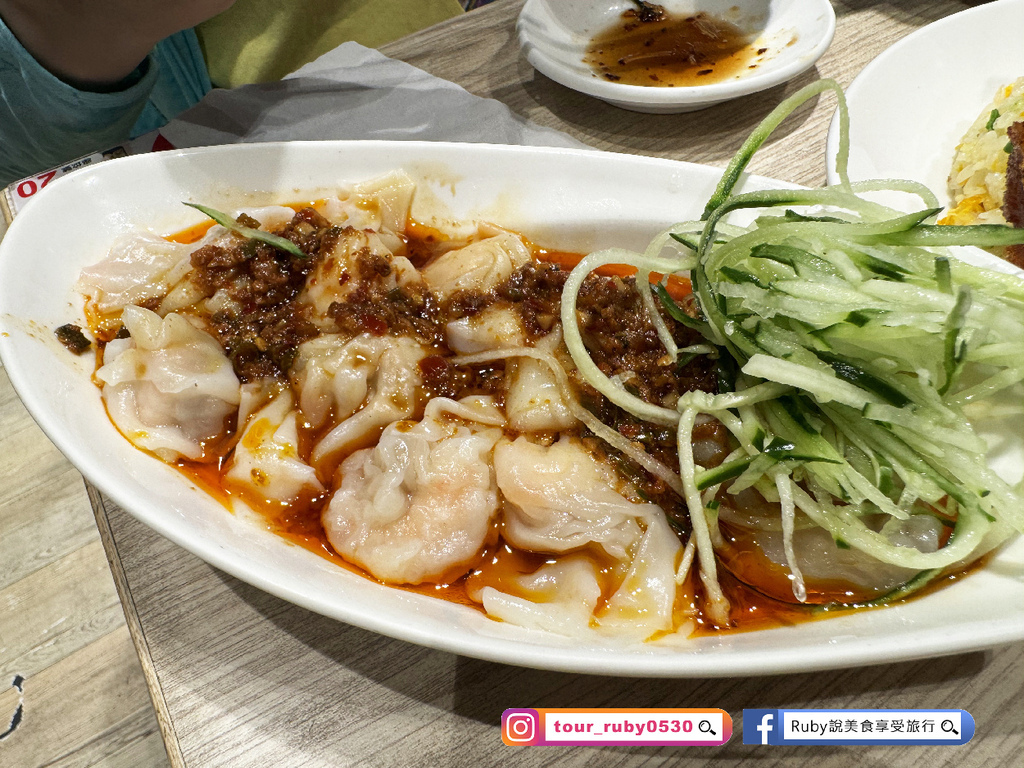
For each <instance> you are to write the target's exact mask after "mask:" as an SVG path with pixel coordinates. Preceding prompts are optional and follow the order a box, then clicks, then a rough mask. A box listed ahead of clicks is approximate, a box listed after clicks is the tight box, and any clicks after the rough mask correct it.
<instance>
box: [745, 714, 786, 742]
mask: <svg viewBox="0 0 1024 768" xmlns="http://www.w3.org/2000/svg"><path fill="white" fill-rule="evenodd" d="M778 727H779V711H778V710H777V709H744V710H743V743H744V744H775V743H776V740H775V738H774V737H775V733H776V728H778Z"/></svg>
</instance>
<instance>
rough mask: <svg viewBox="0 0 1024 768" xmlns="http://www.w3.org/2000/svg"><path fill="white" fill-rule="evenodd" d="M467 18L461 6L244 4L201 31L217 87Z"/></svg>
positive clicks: (394, 0)
mask: <svg viewBox="0 0 1024 768" xmlns="http://www.w3.org/2000/svg"><path fill="white" fill-rule="evenodd" d="M461 13H463V10H462V6H461V5H460V4H459V2H458V0H237V1H236V2H235V4H234V5H233V6H232V7H231V8H229V9H228V10H227V11H225V12H224V13H222V14H220V15H219V16H216V17H215V18H212V19H210V20H209V21H206V22H203V23H202V24H200V25H199V26H198V27H196V34H197V35H198V36H199V43H200V45H201V46H202V49H203V54H204V56H205V58H206V65H207V68H208V69H209V72H210V80H211V81H212V82H213V84H214V85H215V86H218V87H221V88H233V87H235V86H238V85H244V84H246V83H262V82H269V81H273V80H278V79H280V78H281V77H283V76H284V75H287V74H288V73H289V72H294V71H295V70H296V69H298V68H299V67H301V66H302V65H303V64H306V63H308V62H310V61H312V60H313V59H315V58H317V57H318V56H320V55H322V54H324V53H326V52H327V51H329V50H332V49H333V48H336V47H337V46H339V45H341V44H342V43H344V42H346V41H348V40H354V41H355V42H357V43H360V44H362V45H365V46H366V47H368V48H376V47H377V46H380V45H383V44H384V43H387V42H390V41H392V40H396V39H398V38H399V37H402V36H403V35H407V34H409V33H411V32H415V31H416V30H419V29H422V28H424V27H428V26H430V25H432V24H437V23H438V22H441V21H444V20H445V19H449V18H451V17H453V16H457V15H459V14H461Z"/></svg>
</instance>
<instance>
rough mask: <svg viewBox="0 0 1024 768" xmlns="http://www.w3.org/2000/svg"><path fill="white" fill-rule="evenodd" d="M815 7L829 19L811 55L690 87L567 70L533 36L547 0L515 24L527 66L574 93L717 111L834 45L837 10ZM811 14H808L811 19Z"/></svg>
mask: <svg viewBox="0 0 1024 768" xmlns="http://www.w3.org/2000/svg"><path fill="white" fill-rule="evenodd" d="M812 1H813V2H815V3H816V7H815V8H814V9H813V10H812V11H811V12H810V14H813V13H821V14H823V15H824V17H825V25H826V28H825V34H824V35H823V36H822V37H821V38H820V39H818V41H817V42H816V43H815V44H814V45H813V46H812V47H810V48H809V49H808V52H807V53H806V54H805V55H804V56H803V57H802V58H800V59H797V60H795V61H793V62H790V63H789V64H787V65H785V66H782V67H770V68H768V69H766V70H763V71H761V72H758V73H757V74H754V75H750V76H747V77H743V78H740V79H738V80H729V81H725V82H720V83H710V84H708V85H695V86H686V87H681V88H647V87H645V86H642V85H628V84H623V83H612V82H608V81H605V80H601V79H598V78H587V77H583V76H580V75H578V74H577V73H575V72H574V71H573V70H571V69H567V68H566V67H564V66H563V65H561V64H560V63H559V62H558V61H557V60H555V59H554V58H552V57H551V56H550V55H549V54H548V53H547V51H546V50H545V48H544V46H542V45H538V44H537V41H536V40H534V39H532V38H531V36H530V33H529V26H530V24H532V23H533V21H534V17H533V14H535V13H536V11H535V9H536V7H537V6H539V5H540V4H541V3H543V2H547V0H526V3H525V4H524V5H523V8H522V10H521V11H520V13H519V17H518V19H517V21H516V33H517V36H518V39H519V46H520V50H522V51H523V54H524V55H525V56H526V59H527V61H528V62H529V63H530V65H531V66H533V67H534V68H535V69H536V70H537V71H538V72H540V73H541V74H543V75H545V76H546V77H548V78H550V79H551V80H554V81H555V82H556V83H558V84H560V85H563V86H565V87H566V88H570V89H572V90H575V91H578V92H579V93H583V94H585V95H587V96H592V97H594V98H597V99H601V100H602V101H607V102H609V103H611V104H615V105H617V106H622V105H627V104H628V105H631V106H648V107H666V108H667V107H671V106H689V107H696V106H713V105H714V104H718V103H721V102H723V101H729V100H732V99H735V98H739V97H741V96H748V95H750V94H752V93H757V92H759V91H763V90H767V89H769V88H773V87H775V86H777V85H781V84H782V83H785V82H788V81H789V80H791V79H792V78H794V77H796V76H797V75H799V74H801V73H802V72H805V71H807V70H808V69H810V68H811V67H813V66H814V65H815V64H816V63H817V62H818V60H819V59H820V58H821V57H822V56H823V55H824V53H825V51H827V50H828V48H829V47H830V46H831V44H832V40H833V39H834V37H835V32H836V14H835V8H833V6H832V3H831V2H829V0H812ZM810 14H808V15H810Z"/></svg>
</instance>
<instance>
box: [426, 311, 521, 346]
mask: <svg viewBox="0 0 1024 768" xmlns="http://www.w3.org/2000/svg"><path fill="white" fill-rule="evenodd" d="M445 340H446V341H447V342H448V347H449V348H450V349H451V350H452V351H453V352H457V353H459V354H461V355H471V354H473V353H474V352H484V351H486V350H491V349H508V348H510V347H521V346H523V345H524V344H526V331H525V330H524V328H523V323H522V321H521V320H520V319H519V315H518V314H516V311H515V310H514V309H511V308H509V307H500V306H498V307H487V308H486V309H484V310H482V311H481V312H478V313H477V314H475V315H470V316H468V317H460V318H459V319H457V320H452V321H451V322H449V323H448V324H447V325H446V326H445Z"/></svg>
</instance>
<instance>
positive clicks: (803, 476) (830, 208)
mask: <svg viewBox="0 0 1024 768" xmlns="http://www.w3.org/2000/svg"><path fill="white" fill-rule="evenodd" d="M825 91H832V92H834V93H835V94H836V96H837V98H838V101H839V107H838V110H839V116H840V124H841V127H842V131H841V139H840V150H839V156H838V159H837V171H838V175H839V178H840V183H839V184H837V185H835V186H833V187H828V188H825V189H820V190H805V189H796V190H790V189H784V190H768V191H761V192H748V193H739V194H737V193H736V192H735V188H736V185H737V184H738V182H739V180H740V178H741V176H742V173H743V171H744V169H745V168H746V166H747V164H748V163H749V161H750V158H751V156H752V155H753V154H754V152H756V151H757V149H758V148H759V147H760V146H761V144H762V143H763V142H764V141H765V140H766V139H767V138H768V136H769V135H770V134H771V132H772V131H773V130H774V129H775V128H776V127H777V126H778V125H779V124H780V123H781V122H782V121H783V120H784V119H785V118H786V117H787V116H788V115H789V114H791V113H792V111H793V110H795V109H797V108H798V107H799V106H800V105H801V104H803V103H804V102H805V101H807V100H808V99H810V98H813V97H814V96H816V95H818V94H820V93H822V92H825ZM847 122H848V120H847V116H846V103H845V99H844V97H843V94H842V91H841V89H840V88H839V86H838V85H837V84H835V83H834V82H832V81H828V80H823V81H820V82H818V83H814V84H812V85H810V86H808V87H806V88H804V89H803V90H801V91H800V92H798V93H796V94H794V95H793V96H791V97H790V98H788V99H787V100H786V101H784V102H783V103H782V104H780V105H779V107H778V108H777V109H776V110H775V111H774V112H772V114H771V115H769V116H768V117H767V118H766V119H765V121H764V122H763V123H762V124H761V126H759V127H758V128H757V129H756V130H755V131H754V133H753V134H751V136H750V138H749V139H747V141H746V142H745V143H744V144H743V146H742V147H741V148H740V150H739V152H738V153H737V155H736V157H735V158H734V159H733V160H732V162H731V163H730V164H729V166H728V168H727V169H726V171H725V172H724V174H723V176H722V180H721V181H720V183H719V185H718V188H717V189H716V190H715V192H714V194H713V195H712V197H711V199H710V200H709V202H708V204H707V206H706V208H705V210H704V214H703V216H702V219H701V221H696V222H683V223H681V224H678V225H676V226H674V227H672V228H671V229H669V230H666V232H663V233H661V234H660V235H659V236H658V237H657V238H656V239H655V240H654V241H653V242H652V243H651V246H650V247H648V248H647V250H646V251H645V252H644V253H642V254H639V253H631V252H625V251H621V250H615V251H605V252H600V253H596V254H592V255H591V256H589V257H587V258H586V259H584V260H583V261H582V262H581V263H580V265H579V266H577V267H576V268H575V269H574V270H573V273H572V274H571V275H570V277H569V280H568V282H567V284H566V289H565V292H564V294H563V305H562V321H563V326H564V329H565V339H566V344H567V346H568V349H569V352H570V354H571V355H572V358H573V360H574V362H575V364H576V366H577V368H578V369H579V371H580V373H581V374H582V376H583V377H584V378H586V380H587V381H588V382H590V383H591V384H592V385H593V386H594V387H595V388H597V389H598V390H599V391H600V392H602V393H603V394H604V395H605V396H606V397H608V398H609V399H611V400H612V401H613V402H615V403H616V404H617V405H619V406H621V407H622V408H624V409H626V410H628V411H630V412H631V413H633V414H634V415H635V416H637V417H639V418H643V419H647V420H650V421H653V422H655V423H658V424H664V425H675V426H676V427H677V429H678V444H679V456H680V473H679V478H680V481H681V486H682V488H681V491H682V493H681V495H682V496H683V498H684V499H685V501H686V503H687V506H688V507H689V509H690V517H691V521H692V523H693V534H692V535H693V537H695V538H694V540H691V542H690V544H691V545H692V544H694V541H695V550H696V556H697V559H698V562H699V565H700V575H701V579H702V581H703V583H704V587H705V591H706V593H707V594H708V596H709V598H710V603H711V605H712V608H711V611H712V613H713V614H714V615H715V616H716V617H718V618H721V617H722V616H723V615H724V614H725V613H726V612H727V603H725V597H724V594H723V593H722V592H721V589H720V588H719V586H718V583H717V575H716V573H717V571H716V566H715V560H714V546H713V541H714V540H715V538H716V535H717V530H711V529H709V527H708V525H709V522H708V517H707V515H706V514H705V507H706V504H705V501H706V500H708V499H714V498H716V496H717V498H723V497H722V496H721V493H719V491H721V492H722V493H725V494H728V493H729V492H730V491H733V492H735V491H736V490H737V489H739V488H747V487H755V488H757V489H758V490H759V491H761V492H762V495H764V497H765V498H766V499H770V500H774V501H775V502H777V504H778V505H779V515H780V517H779V518H777V519H773V520H770V521H765V523H764V525H765V528H766V529H769V530H781V531H782V532H783V535H784V541H785V551H786V559H787V561H788V565H789V568H790V570H791V573H792V576H793V583H794V593H795V594H796V596H797V599H801V600H802V599H803V596H804V593H805V586H804V579H803V578H802V576H801V574H800V569H799V567H798V564H797V556H796V553H795V551H794V548H793V539H792V534H793V530H794V529H795V528H799V527H801V526H806V525H812V524H813V525H817V526H820V527H822V528H824V529H826V530H827V531H828V532H829V533H830V534H831V535H832V537H833V538H834V539H835V540H836V541H842V542H843V543H844V546H849V547H852V548H855V549H857V550H860V551H861V552H863V553H865V554H866V555H869V556H871V557H874V558H876V559H878V560H880V561H882V562H885V563H890V564H892V565H899V566H904V567H909V568H913V569H917V570H918V571H920V572H921V576H919V577H916V578H914V579H911V580H910V581H909V582H908V583H907V584H906V585H904V586H903V587H900V588H899V589H898V590H896V591H894V592H893V595H894V596H898V597H903V596H905V595H906V594H908V593H910V592H912V591H913V590H914V589H916V588H917V587H918V586H920V585H923V584H925V583H927V582H928V581H929V580H930V579H931V578H933V577H934V575H935V574H937V573H940V572H942V570H943V569H947V568H951V567H959V566H962V564H963V563H965V562H969V561H970V560H971V559H972V558H975V557H978V556H980V555H981V554H983V552H984V551H988V550H990V549H991V548H992V546H993V540H995V541H996V543H998V541H1001V540H1005V539H1006V538H1007V537H1009V536H1011V535H1013V534H1014V532H1024V496H1022V493H1021V485H1022V482H1021V481H1019V480H1017V481H1014V483H1010V482H1007V481H1006V480H1005V479H1003V478H1001V477H999V476H998V475H997V474H996V473H995V472H994V471H993V470H992V469H991V468H990V467H989V464H988V459H987V456H986V451H987V446H986V443H985V441H984V440H983V439H982V438H981V436H979V435H978V434H977V433H976V432H975V430H974V429H973V427H972V426H971V424H970V422H969V421H968V419H967V418H966V415H965V413H964V407H965V405H966V404H968V403H975V402H978V401H979V400H982V399H985V398H989V397H991V396H993V395H996V394H999V393H1004V394H1006V393H1009V394H1011V395H1012V397H1014V398H1018V399H1019V398H1020V396H1021V395H1020V392H1019V391H1018V390H1021V389H1024V385H1022V384H1021V382H1022V381H1024V279H1022V278H1021V276H1020V275H1019V274H1013V273H1011V272H1000V271H995V270H991V269H987V268H983V267H978V266H974V265H972V264H969V263H967V262H965V261H962V260H961V259H959V258H956V256H955V255H951V254H950V253H948V252H947V251H945V250H943V248H944V247H946V246H962V245H975V246H994V245H1006V244H1010V243H1024V230H1015V229H1012V228H1009V227H1004V226H993V225H984V226H970V227H957V226H938V225H935V224H934V223H932V222H933V221H934V219H935V216H936V214H937V213H938V211H939V208H938V207H937V203H936V199H935V196H934V195H933V194H932V193H931V192H930V191H929V190H927V189H926V188H924V187H923V186H922V185H920V184H917V183H915V182H904V181H877V182H866V183H858V184H851V183H850V182H849V179H848V176H847V172H846V158H847V156H848V130H847ZM879 189H897V190H901V191H903V192H910V193H912V194H914V195H917V196H918V197H919V198H920V199H921V201H922V203H923V205H924V207H923V208H922V209H921V210H919V211H916V212H914V213H910V214H907V213H902V212H899V211H895V210H891V209H889V208H886V207H884V206H881V205H879V204H877V203H875V202H872V201H869V200H867V199H865V198H864V197H862V196H861V195H862V193H864V192H868V191H874V190H879ZM752 208H757V209H763V210H764V213H762V214H760V215H759V216H758V217H757V218H756V219H755V221H754V222H753V224H752V225H751V226H749V227H737V226H735V225H734V224H729V223H727V217H728V216H729V214H730V213H732V212H733V211H736V210H740V209H752ZM673 250H674V252H675V255H666V253H669V252H670V251H673ZM610 263H616V264H631V265H633V266H635V267H637V268H638V269H639V270H640V276H641V277H642V278H643V279H642V280H638V286H640V290H641V292H642V293H643V294H644V295H645V305H647V306H648V312H649V314H650V315H651V318H652V320H653V322H654V323H655V327H656V328H657V329H658V333H659V336H660V337H661V338H662V340H663V342H664V344H665V347H666V352H667V353H668V354H670V355H672V356H673V357H675V356H676V354H677V353H678V350H676V348H675V346H674V344H671V332H670V330H669V329H668V327H667V325H666V321H665V320H664V319H663V318H662V317H661V315H660V313H659V312H658V311H656V309H655V308H654V306H653V304H654V301H655V300H658V301H660V303H661V305H662V306H663V307H664V309H665V311H666V314H667V315H668V317H669V318H670V320H669V321H668V322H679V323H682V324H684V325H687V326H688V327H690V328H693V329H696V330H698V331H699V332H700V333H701V334H702V335H703V336H704V338H705V339H706V341H707V344H708V345H711V346H713V347H715V348H717V353H718V355H719V357H720V359H721V363H722V365H721V368H722V370H723V372H724V373H725V380H726V381H727V383H728V385H729V387H730V390H731V391H723V392H722V393H721V394H718V395H709V394H705V393H700V392H692V393H688V394H686V395H683V396H682V397H681V398H680V399H679V403H678V405H677V408H676V409H674V410H673V409H671V408H667V407H665V405H664V404H657V405H655V404H651V403H646V402H644V401H642V400H640V399H639V398H636V397H635V396H633V395H631V394H630V393H628V392H626V391H625V389H623V388H622V387H621V386H620V385H617V384H616V383H615V382H614V381H613V380H612V379H610V378H608V377H607V376H605V375H604V374H603V373H601V371H600V370H599V369H598V368H597V366H596V365H595V364H594V363H593V361H592V360H591V359H590V357H589V354H588V353H587V350H586V348H585V347H584V345H583V341H582V337H581V334H580V331H579V327H578V324H577V322H576V296H577V294H578V292H579V289H580V286H581V285H582V283H583V280H584V279H585V278H586V277H587V275H588V274H589V273H590V272H591V271H592V270H593V269H596V268H597V267H598V266H600V265H603V264H610ZM652 271H658V272H661V273H663V274H665V275H672V274H676V275H685V276H687V277H689V278H690V280H691V281H692V285H693V290H694V293H695V295H696V299H697V302H698V305H699V307H700V310H701V315H702V317H700V318H698V319H694V318H692V317H690V316H688V315H686V314H685V313H684V312H683V311H682V310H681V309H680V308H679V307H678V306H677V305H676V304H675V303H674V302H673V301H672V299H671V298H670V297H669V296H668V293H667V291H665V289H664V288H663V287H662V286H656V287H655V288H654V291H653V294H652V293H650V292H649V291H647V290H646V285H647V279H646V278H647V275H648V274H649V273H650V272H652ZM1013 388H1016V389H1013ZM701 414H708V415H710V416H713V417H716V418H718V419H719V421H721V422H722V424H724V425H725V427H726V428H727V430H728V431H729V433H730V434H731V435H732V437H733V439H734V446H735V450H734V451H733V453H732V454H731V455H730V458H729V460H728V461H727V462H725V463H723V464H721V465H719V466H717V467H701V466H699V465H697V464H696V463H695V462H694V459H693V453H692V450H690V447H689V443H690V440H691V436H692V429H693V425H694V423H695V420H696V419H697V418H698V417H699V416H700V415H701ZM911 514H931V515H935V516H937V517H940V518H942V519H953V520H955V524H954V527H953V532H952V534H951V535H950V537H949V538H948V541H946V542H945V543H944V544H943V545H942V546H940V547H939V548H938V549H937V550H936V551H934V552H922V551H918V550H917V549H913V548H911V547H906V546H897V545H896V544H894V543H892V542H891V541H890V540H889V539H888V538H887V536H886V535H885V533H884V532H883V531H882V530H881V528H880V527H879V525H878V523H877V520H878V518H879V515H882V516H883V517H887V518H888V519H904V518H906V517H908V516H909V515H911ZM714 519H715V521H716V522H715V525H717V516H716V517H715V518H714ZM888 599H890V596H887V597H886V598H885V600H888ZM883 602H884V600H883ZM716 620H717V619H716Z"/></svg>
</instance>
